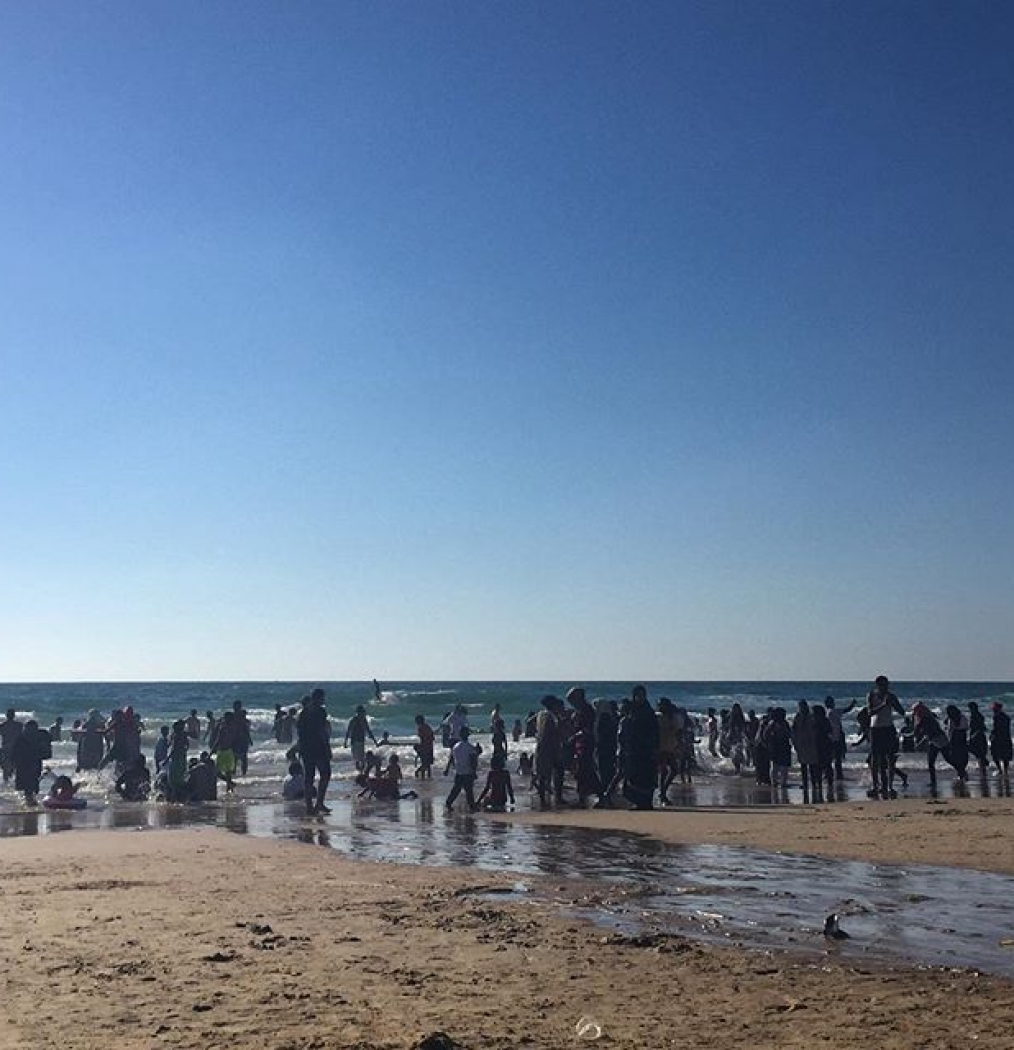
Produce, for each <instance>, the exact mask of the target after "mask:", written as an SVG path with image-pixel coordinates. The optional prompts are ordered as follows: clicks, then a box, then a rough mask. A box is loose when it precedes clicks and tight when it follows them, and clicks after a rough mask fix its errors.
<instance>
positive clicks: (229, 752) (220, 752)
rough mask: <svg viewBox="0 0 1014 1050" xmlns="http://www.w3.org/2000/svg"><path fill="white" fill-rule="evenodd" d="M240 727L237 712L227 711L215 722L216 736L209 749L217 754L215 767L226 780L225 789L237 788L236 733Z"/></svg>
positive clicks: (232, 789) (229, 790)
mask: <svg viewBox="0 0 1014 1050" xmlns="http://www.w3.org/2000/svg"><path fill="white" fill-rule="evenodd" d="M238 731H239V727H238V726H237V723H236V712H235V711H226V712H225V714H223V715H222V717H221V718H220V719H219V720H218V722H217V723H216V724H215V736H214V739H213V740H212V741H211V747H210V748H209V750H210V751H211V753H212V754H213V755H214V756H215V769H216V770H217V771H218V775H219V777H220V778H221V779H222V780H224V781H225V790H226V791H228V792H230V793H231V792H232V791H234V790H235V789H236V781H235V776H236V751H235V746H236V735H237V733H238Z"/></svg>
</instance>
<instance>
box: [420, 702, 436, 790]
mask: <svg viewBox="0 0 1014 1050" xmlns="http://www.w3.org/2000/svg"><path fill="white" fill-rule="evenodd" d="M415 731H416V734H417V735H418V737H419V743H418V744H416V745H415V753H416V755H417V756H418V758H419V768H418V769H417V770H416V771H415V775H416V776H417V777H418V778H419V779H420V780H430V779H431V778H432V776H433V742H434V739H435V737H436V734H435V733H434V732H433V726H431V725H430V724H429V722H427V721H426V717H425V715H416V716H415Z"/></svg>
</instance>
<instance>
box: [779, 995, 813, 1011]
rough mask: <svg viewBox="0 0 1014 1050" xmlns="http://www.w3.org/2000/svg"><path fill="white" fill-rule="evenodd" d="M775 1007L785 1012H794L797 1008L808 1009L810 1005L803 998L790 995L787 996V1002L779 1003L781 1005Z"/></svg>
mask: <svg viewBox="0 0 1014 1050" xmlns="http://www.w3.org/2000/svg"><path fill="white" fill-rule="evenodd" d="M775 1009H776V1010H778V1011H779V1012H780V1013H783V1014H792V1013H795V1012H796V1011H797V1010H808V1009H809V1007H808V1006H807V1005H806V1003H804V1002H803V1001H802V1000H801V999H793V998H791V997H789V996H786V998H785V1002H784V1003H779V1005H778V1006H776V1007H775Z"/></svg>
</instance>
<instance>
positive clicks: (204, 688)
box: [0, 681, 1014, 808]
mask: <svg viewBox="0 0 1014 1050" xmlns="http://www.w3.org/2000/svg"><path fill="white" fill-rule="evenodd" d="M575 684H581V685H584V687H585V689H586V691H587V695H588V697H589V698H597V697H605V698H608V699H622V698H623V697H626V696H629V695H630V689H631V686H632V685H633V684H635V683H632V682H583V683H577V682H573V681H571V682H386V683H382V684H381V692H380V696H379V699H378V698H377V697H375V696H374V690H373V684H372V682H78V683H74V682H62V683H54V684H35V683H33V684H20V685H19V684H6V685H4V684H0V710H6V709H7V708H14V709H15V710H16V711H17V713H18V717H19V718H22V719H25V718H35V719H36V720H37V721H38V722H39V724H40V725H41V726H43V727H48V726H49V725H50V724H51V723H52V722H53V720H54V719H55V718H56V717H57V716H58V715H60V716H62V717H63V719H64V724H65V728H67V729H69V728H70V726H71V724H72V723H73V721H74V720H75V719H78V718H83V717H84V716H85V715H86V713H87V712H88V710H89V709H91V708H98V710H99V711H101V712H102V713H103V714H104V715H108V714H109V712H110V711H111V710H113V709H115V708H118V707H123V706H125V705H127V704H130V705H132V706H133V707H134V709H135V710H136V711H137V712H138V713H139V714H140V715H141V718H142V719H143V721H144V726H145V731H144V735H143V746H144V748H145V751H146V752H147V753H148V755H149V756H150V755H151V752H152V749H153V748H154V744H155V739H156V736H157V734H158V730H159V727H160V726H161V725H167V724H169V723H171V722H172V721H173V720H174V719H177V718H184V717H186V716H187V715H188V714H189V713H190V711H191V710H192V709H194V708H196V709H197V711H198V713H199V714H200V716H201V718H202V719H203V718H204V716H205V712H206V711H209V710H210V711H214V712H215V713H216V714H219V713H221V712H222V711H223V710H225V709H226V708H229V707H231V706H232V704H233V702H234V701H235V700H240V701H242V703H243V705H244V707H245V708H246V709H247V712H248V713H249V717H250V721H251V725H252V727H253V736H254V746H253V748H252V749H251V752H250V769H249V774H248V776H247V777H245V778H243V779H242V780H241V782H240V789H239V793H240V794H241V796H242V797H245V798H248V799H251V800H258V799H263V800H268V799H277V797H278V794H279V791H280V782H281V778H282V777H283V776H284V772H285V760H284V755H285V750H286V749H285V747H284V746H282V745H279V744H277V743H276V742H275V740H274V737H273V735H272V722H273V718H274V708H275V704H282V705H283V706H285V707H293V706H297V705H298V704H299V701H300V698H301V697H302V696H304V695H305V694H306V693H308V692H309V691H310V690H311V689H312V688H314V687H315V686H318V685H319V686H320V687H322V688H323V689H324V690H325V691H326V693H327V709H328V712H329V715H330V718H331V722H332V725H333V727H334V737H335V743H336V745H340V744H341V742H342V738H343V736H344V727H345V723H346V721H347V720H348V718H349V717H351V715H352V713H353V711H354V710H355V708H356V705H357V704H363V705H365V707H366V710H367V712H368V714H369V718H370V722H371V725H372V728H373V731H374V733H375V734H376V736H377V737H378V738H379V737H380V736H381V734H382V733H383V732H384V731H387V732H388V733H390V736H391V744H390V745H389V747H388V748H385V753H387V752H390V751H396V752H398V754H399V758H400V759H401V761H402V765H403V768H405V769H406V771H407V772H409V773H410V772H411V770H412V767H413V764H414V761H413V760H414V753H413V751H412V743H413V742H414V739H415V737H414V719H415V716H416V715H417V714H422V715H425V716H426V718H427V719H428V720H429V722H430V723H431V724H432V725H434V726H436V725H437V724H438V723H439V722H440V720H441V719H442V718H443V717H444V715H445V714H447V713H448V712H449V711H450V710H451V709H452V708H453V707H454V706H455V705H456V704H459V703H460V704H463V705H464V706H465V708H466V710H467V711H468V715H469V722H470V724H471V725H472V728H473V730H475V731H476V733H477V736H476V739H477V740H478V742H479V743H484V742H486V740H487V738H488V732H489V722H490V717H489V716H490V712H491V711H492V709H493V707H494V706H495V705H496V704H499V705H500V707H501V710H502V712H503V715H504V717H505V719H506V721H507V727H508V731H509V730H510V727H511V726H512V724H513V722H514V720H515V719H517V718H520V719H522V720H524V718H525V716H526V715H527V714H528V713H529V712H531V711H534V710H537V709H538V707H539V700H540V699H541V697H542V696H544V695H546V694H547V693H555V694H556V695H558V696H562V695H563V694H564V693H565V692H566V691H567V689H569V688H570V686H572V685H575ZM644 684H645V685H646V686H647V688H648V693H649V697H650V698H651V699H652V701H655V700H657V699H658V698H659V697H662V696H667V697H669V698H670V699H671V700H672V701H673V702H674V703H675V704H676V705H677V706H680V707H684V708H685V709H686V710H687V711H689V712H690V713H691V714H693V715H696V716H698V717H700V716H703V715H705V714H706V712H707V710H708V708H709V707H714V708H719V709H720V708H722V707H726V708H727V707H730V706H731V705H732V704H733V703H737V702H738V703H740V704H741V705H742V706H743V709H744V710H745V711H747V712H748V711H750V710H751V709H753V710H755V711H757V712H758V713H759V714H760V713H762V712H763V711H764V710H765V709H766V708H768V707H769V706H775V705H780V706H783V707H785V708H787V709H788V710H789V711H790V713H791V711H792V709H794V707H795V704H796V702H797V701H798V700H802V699H808V700H823V698H824V697H825V696H827V695H829V694H830V695H831V696H834V697H835V699H836V700H837V701H838V702H839V706H840V707H845V706H848V704H849V703H850V702H851V701H853V700H856V701H859V702H862V701H863V699H864V698H865V696H866V693H867V691H868V689H869V688H870V683H868V682H830V681H823V682H817V681H810V682H803V681H800V682H645V683H644ZM893 688H894V689H895V691H896V692H897V694H898V696H899V698H900V699H901V701H902V703H903V704H904V705H905V707H906V709H910V708H911V706H912V705H913V704H914V703H915V702H916V701H917V700H921V701H923V702H924V703H926V704H928V705H929V706H930V707H931V708H933V709H934V710H937V711H940V710H942V708H943V707H944V705H946V704H949V703H956V704H958V705H959V706H960V707H962V709H965V708H966V707H967V704H968V702H969V701H976V702H977V703H978V704H979V705H980V707H982V708H983V710H984V713H986V714H987V715H988V705H989V704H991V703H993V702H994V701H1000V702H1001V703H1003V704H1004V706H1005V708H1006V709H1007V710H1008V712H1010V713H1011V714H1012V715H1014V683H1011V682H898V683H894V686H893ZM845 727H846V730H847V731H848V732H849V733H854V732H855V731H856V729H855V724H854V720H853V718H852V716H846V718H845ZM438 739H439V738H438ZM531 746H532V742H531V741H525V740H524V739H522V741H521V742H520V743H519V744H516V745H515V744H513V743H512V744H511V754H512V756H514V757H516V755H517V752H519V751H521V750H525V749H528V750H530V749H531ZM701 752H703V753H700V754H699V760H700V764H701V767H702V770H703V771H704V772H709V771H710V772H716V773H721V772H727V771H728V770H727V769H726V767H728V766H729V762H728V760H727V759H718V760H714V759H711V758H710V756H708V755H707V753H706V749H703V748H702V749H701ZM74 756H75V746H74V744H73V743H72V742H71V741H70V740H68V739H64V740H63V741H62V742H60V743H57V744H55V745H54V747H53V760H52V762H50V763H49V765H50V768H51V769H52V771H53V772H54V773H55V774H58V773H64V772H69V773H71V774H73V773H74V766H75V757H74ZM906 757H908V758H910V759H915V760H916V761H917V762H918V761H919V757H918V756H906ZM335 758H336V765H335V769H336V779H338V780H341V779H342V778H345V779H348V778H350V777H351V775H352V772H353V771H352V765H351V758H350V756H349V752H348V751H343V750H342V749H341V748H340V746H338V747H336V749H335ZM445 759H446V754H445V752H443V750H442V749H441V748H438V749H437V765H436V768H437V771H438V773H439V771H440V768H441V765H442V763H443V762H444V761H445ZM849 759H850V763H849V764H851V765H852V766H853V768H859V767H861V766H862V765H863V764H864V761H865V756H864V755H862V754H861V753H859V752H855V753H853V752H850V754H849ZM730 768H731V767H730ZM111 776H112V774H111V773H110V772H108V771H107V772H105V773H102V774H86V775H84V776H83V779H84V787H83V789H82V794H83V795H84V796H85V797H89V798H91V799H92V800H94V801H95V802H98V801H100V800H104V799H106V798H107V797H108V794H109V789H110V781H111ZM346 790H347V789H346ZM3 796H4V808H8V804H9V802H10V801H11V800H12V799H13V791H11V790H10V789H7V790H5V791H4V792H3ZM8 796H10V797H9V798H8Z"/></svg>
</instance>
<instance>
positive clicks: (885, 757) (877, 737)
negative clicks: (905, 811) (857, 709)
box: [866, 675, 905, 798]
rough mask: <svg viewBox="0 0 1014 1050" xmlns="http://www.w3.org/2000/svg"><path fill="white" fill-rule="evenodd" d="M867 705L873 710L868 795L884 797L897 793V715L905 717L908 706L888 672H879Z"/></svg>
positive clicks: (871, 714)
mask: <svg viewBox="0 0 1014 1050" xmlns="http://www.w3.org/2000/svg"><path fill="white" fill-rule="evenodd" d="M866 708H867V710H868V711H869V713H870V769H871V772H872V773H873V787H872V788H871V789H870V790H869V791H868V792H867V795H869V796H870V798H876V797H877V796H878V794H879V795H880V797H881V798H890V797H891V796H892V795H894V785H893V783H892V781H893V779H894V756H895V755H896V754H897V753H898V731H897V730H896V729H895V728H894V716H895V714H899V715H901V716H902V717H904V714H905V709H904V708H903V707H902V706H901V702H900V701H899V700H898V698H897V697H896V696H895V695H894V693H892V692H891V683H890V682H889V681H888V679H887V676H886V675H878V676H877V680H876V681H875V682H874V683H873V689H872V691H871V692H870V694H869V696H867V698H866ZM895 797H897V796H895Z"/></svg>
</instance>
